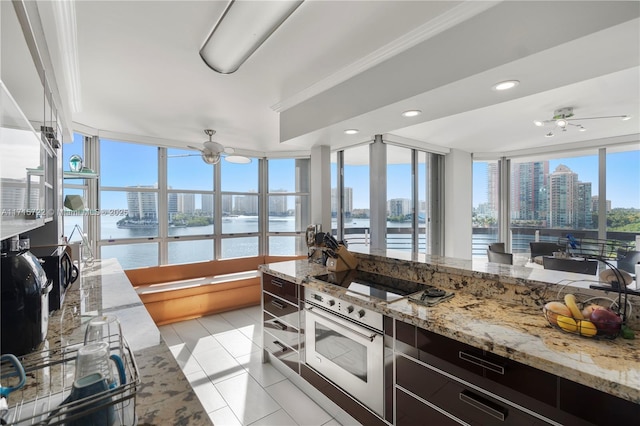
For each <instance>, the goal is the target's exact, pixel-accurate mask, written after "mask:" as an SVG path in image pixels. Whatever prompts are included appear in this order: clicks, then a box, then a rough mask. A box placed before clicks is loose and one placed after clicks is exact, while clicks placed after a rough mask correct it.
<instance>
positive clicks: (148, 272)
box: [125, 256, 306, 325]
mask: <svg viewBox="0 0 640 426" xmlns="http://www.w3.org/2000/svg"><path fill="white" fill-rule="evenodd" d="M304 258H306V257H305V256H255V257H246V258H236V259H224V260H211V261H207V262H197V263H189V264H182V265H162V266H151V267H146V268H136V269H129V270H126V271H125V273H126V275H127V277H128V278H129V281H131V284H132V285H133V288H134V289H135V290H136V292H137V293H138V295H139V296H140V299H141V300H142V302H143V303H144V305H145V307H146V308H147V311H148V312H149V314H150V315H151V318H153V320H154V322H155V323H156V324H157V325H164V324H170V323H173V322H177V321H184V320H188V319H193V318H199V317H201V316H204V315H210V314H215V313H219V312H225V311H230V310H234V309H239V308H244V307H248V306H254V305H259V304H260V297H261V285H260V272H259V271H258V266H259V265H262V264H266V263H274V262H281V261H286V260H297V259H304Z"/></svg>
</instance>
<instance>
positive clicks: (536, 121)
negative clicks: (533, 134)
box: [533, 120, 544, 127]
mask: <svg viewBox="0 0 640 426" xmlns="http://www.w3.org/2000/svg"><path fill="white" fill-rule="evenodd" d="M533 124H535V125H536V126H538V127H542V126H544V121H540V120H535V121H534V122H533Z"/></svg>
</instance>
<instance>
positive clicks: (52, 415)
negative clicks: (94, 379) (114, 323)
mask: <svg viewBox="0 0 640 426" xmlns="http://www.w3.org/2000/svg"><path fill="white" fill-rule="evenodd" d="M114 340H115V341H114ZM108 341H109V346H110V348H111V353H114V352H115V353H119V354H120V357H121V358H122V362H123V364H124V370H125V377H126V383H123V384H120V385H118V386H116V387H115V388H113V389H109V390H107V391H104V392H101V393H97V394H94V395H91V396H88V397H86V398H83V399H78V400H76V401H73V402H64V401H65V399H66V398H67V397H68V396H69V395H70V393H71V390H72V387H73V382H74V376H75V361H76V358H77V352H78V348H80V347H81V346H83V344H82V343H81V344H76V345H69V346H65V347H62V348H56V349H47V350H43V351H40V352H36V353H32V354H28V355H25V356H23V357H21V358H19V359H20V362H21V363H22V366H23V367H24V370H25V373H26V376H27V379H26V383H25V385H24V387H23V388H22V389H20V390H17V391H14V392H13V393H11V395H9V398H8V403H9V411H8V413H7V414H6V415H5V417H4V420H5V421H6V422H7V424H9V425H20V426H22V425H50V426H55V425H62V424H65V425H66V424H69V423H70V422H72V423H73V421H74V420H76V421H77V422H76V423H77V424H82V418H83V417H85V416H87V415H89V414H91V413H95V412H98V411H100V410H103V412H104V410H105V409H109V410H111V409H112V408H111V407H113V412H114V414H115V416H114V417H115V422H114V423H113V424H114V425H127V426H128V425H135V424H137V417H136V391H137V389H138V387H139V384H140V372H139V370H138V366H137V364H136V361H135V358H134V356H133V352H132V351H131V348H130V347H129V344H128V342H127V341H126V339H125V338H124V337H122V336H120V338H119V339H117V340H116V339H109V340H108ZM105 417H106V416H105ZM104 424H107V423H106V422H105V423H104Z"/></svg>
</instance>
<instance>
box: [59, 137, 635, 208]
mask: <svg viewBox="0 0 640 426" xmlns="http://www.w3.org/2000/svg"><path fill="white" fill-rule="evenodd" d="M123 147H126V151H124V152H123ZM63 154H64V159H63V162H64V169H65V170H68V160H69V157H71V155H72V154H80V155H81V156H83V157H84V153H83V152H82V144H81V136H80V135H78V134H74V142H73V143H71V144H64V153H63ZM185 154H196V155H191V156H184V155H185ZM168 156H169V160H168V180H169V185H170V186H171V187H172V188H176V189H196V190H204V191H210V190H212V189H213V177H212V174H213V168H212V167H211V166H210V165H208V164H206V163H204V162H203V161H202V159H201V158H200V156H199V155H197V153H196V152H195V151H190V150H178V149H169V150H168ZM100 158H101V160H102V165H101V167H102V169H101V170H100V174H101V179H100V184H101V185H102V186H129V185H133V184H139V185H154V184H156V183H157V173H158V171H157V160H156V158H157V148H156V147H153V146H146V145H141V144H120V143H112V142H111V141H108V140H103V141H102V144H101V152H100ZM559 164H564V165H566V166H568V167H569V168H570V169H571V170H572V171H574V172H576V173H578V178H579V180H580V181H582V182H591V184H592V193H593V195H597V193H598V158H597V155H593V156H586V157H572V158H561V159H554V160H549V172H553V170H555V168H556V167H557V166H558V165H559ZM222 166H223V169H222V176H223V177H222V183H223V185H224V186H223V188H222V190H223V191H232V192H252V191H257V190H258V163H257V161H255V160H254V161H252V163H251V164H248V165H244V164H231V163H228V162H224V161H222ZM347 167H348V168H347V170H346V171H345V186H347V187H352V188H353V207H354V208H356V209H367V208H369V167H368V166H347ZM294 176H295V170H294V167H293V165H292V163H291V162H287V161H282V162H281V163H278V164H277V165H276V166H275V167H274V165H273V163H272V167H271V168H270V175H269V182H270V187H271V189H272V190H273V189H281V188H282V189H287V190H289V191H290V192H293V191H295V188H293V187H292V185H291V182H293V178H294ZM332 176H333V177H334V178H333V179H334V181H333V182H332V186H335V163H332ZM607 182H608V185H607V186H608V187H607V199H608V200H611V204H612V207H613V208H617V207H626V208H629V207H635V208H640V151H628V152H621V153H612V154H609V155H608V157H607ZM387 188H388V191H387V198H388V199H392V198H411V182H410V174H409V166H408V165H390V166H389V171H388V175H387ZM102 197H103V198H102V200H101V207H102V208H127V206H126V198H125V197H123V195H122V192H113V193H108V192H103V194H102ZM484 202H487V176H486V163H479V162H476V163H474V165H473V205H474V207H477V206H478V204H480V203H484Z"/></svg>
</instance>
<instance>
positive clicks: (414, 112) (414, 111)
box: [402, 109, 422, 117]
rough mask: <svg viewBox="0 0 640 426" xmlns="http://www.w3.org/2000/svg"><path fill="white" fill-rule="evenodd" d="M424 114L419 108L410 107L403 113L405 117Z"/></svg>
mask: <svg viewBox="0 0 640 426" xmlns="http://www.w3.org/2000/svg"><path fill="white" fill-rule="evenodd" d="M420 114H422V111H420V110H419V109H410V110H408V111H405V112H403V113H402V116H403V117H416V116H418V115H420Z"/></svg>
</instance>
